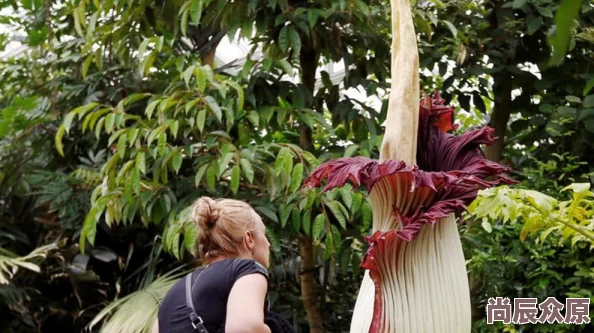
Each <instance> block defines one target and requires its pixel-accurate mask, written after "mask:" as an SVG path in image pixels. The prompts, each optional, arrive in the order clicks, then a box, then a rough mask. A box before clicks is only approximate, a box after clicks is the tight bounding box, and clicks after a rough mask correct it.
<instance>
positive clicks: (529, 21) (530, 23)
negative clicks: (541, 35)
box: [526, 15, 543, 35]
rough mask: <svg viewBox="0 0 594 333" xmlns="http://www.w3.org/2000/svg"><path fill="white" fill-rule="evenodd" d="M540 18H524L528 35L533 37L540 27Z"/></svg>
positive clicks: (532, 16)
mask: <svg viewBox="0 0 594 333" xmlns="http://www.w3.org/2000/svg"><path fill="white" fill-rule="evenodd" d="M542 23H543V20H542V16H534V15H529V16H528V17H527V18H526V27H527V32H528V34H529V35H533V34H534V33H535V32H537V31H538V30H539V29H540V27H542Z"/></svg>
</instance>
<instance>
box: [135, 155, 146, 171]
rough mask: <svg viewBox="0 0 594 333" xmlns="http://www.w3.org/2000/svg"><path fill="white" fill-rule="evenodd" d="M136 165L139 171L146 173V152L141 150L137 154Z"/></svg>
mask: <svg viewBox="0 0 594 333" xmlns="http://www.w3.org/2000/svg"><path fill="white" fill-rule="evenodd" d="M136 167H137V168H138V171H140V172H142V174H143V175H144V174H146V158H145V156H144V152H142V151H140V152H138V154H136Z"/></svg>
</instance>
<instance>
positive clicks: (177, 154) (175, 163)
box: [171, 149, 184, 174]
mask: <svg viewBox="0 0 594 333" xmlns="http://www.w3.org/2000/svg"><path fill="white" fill-rule="evenodd" d="M172 154H173V157H171V166H172V167H173V171H175V173H176V174H178V173H179V169H180V168H181V165H182V162H183V160H184V157H183V155H182V153H181V151H179V150H178V149H176V150H174V151H173V152H172Z"/></svg>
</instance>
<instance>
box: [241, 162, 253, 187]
mask: <svg viewBox="0 0 594 333" xmlns="http://www.w3.org/2000/svg"><path fill="white" fill-rule="evenodd" d="M239 162H240V164H241V168H242V169H243V173H244V174H245V177H246V178H247V180H248V181H249V182H250V184H252V183H253V182H254V169H253V168H252V164H251V163H250V161H248V160H247V159H245V158H242V159H241V160H240V161H239Z"/></svg>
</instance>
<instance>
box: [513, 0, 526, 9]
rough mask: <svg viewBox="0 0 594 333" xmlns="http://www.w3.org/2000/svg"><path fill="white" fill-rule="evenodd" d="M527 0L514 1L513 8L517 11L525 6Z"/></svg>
mask: <svg viewBox="0 0 594 333" xmlns="http://www.w3.org/2000/svg"><path fill="white" fill-rule="evenodd" d="M526 2H527V0H514V3H513V8H514V9H518V8H520V7H522V6H524V5H525V4H526Z"/></svg>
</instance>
